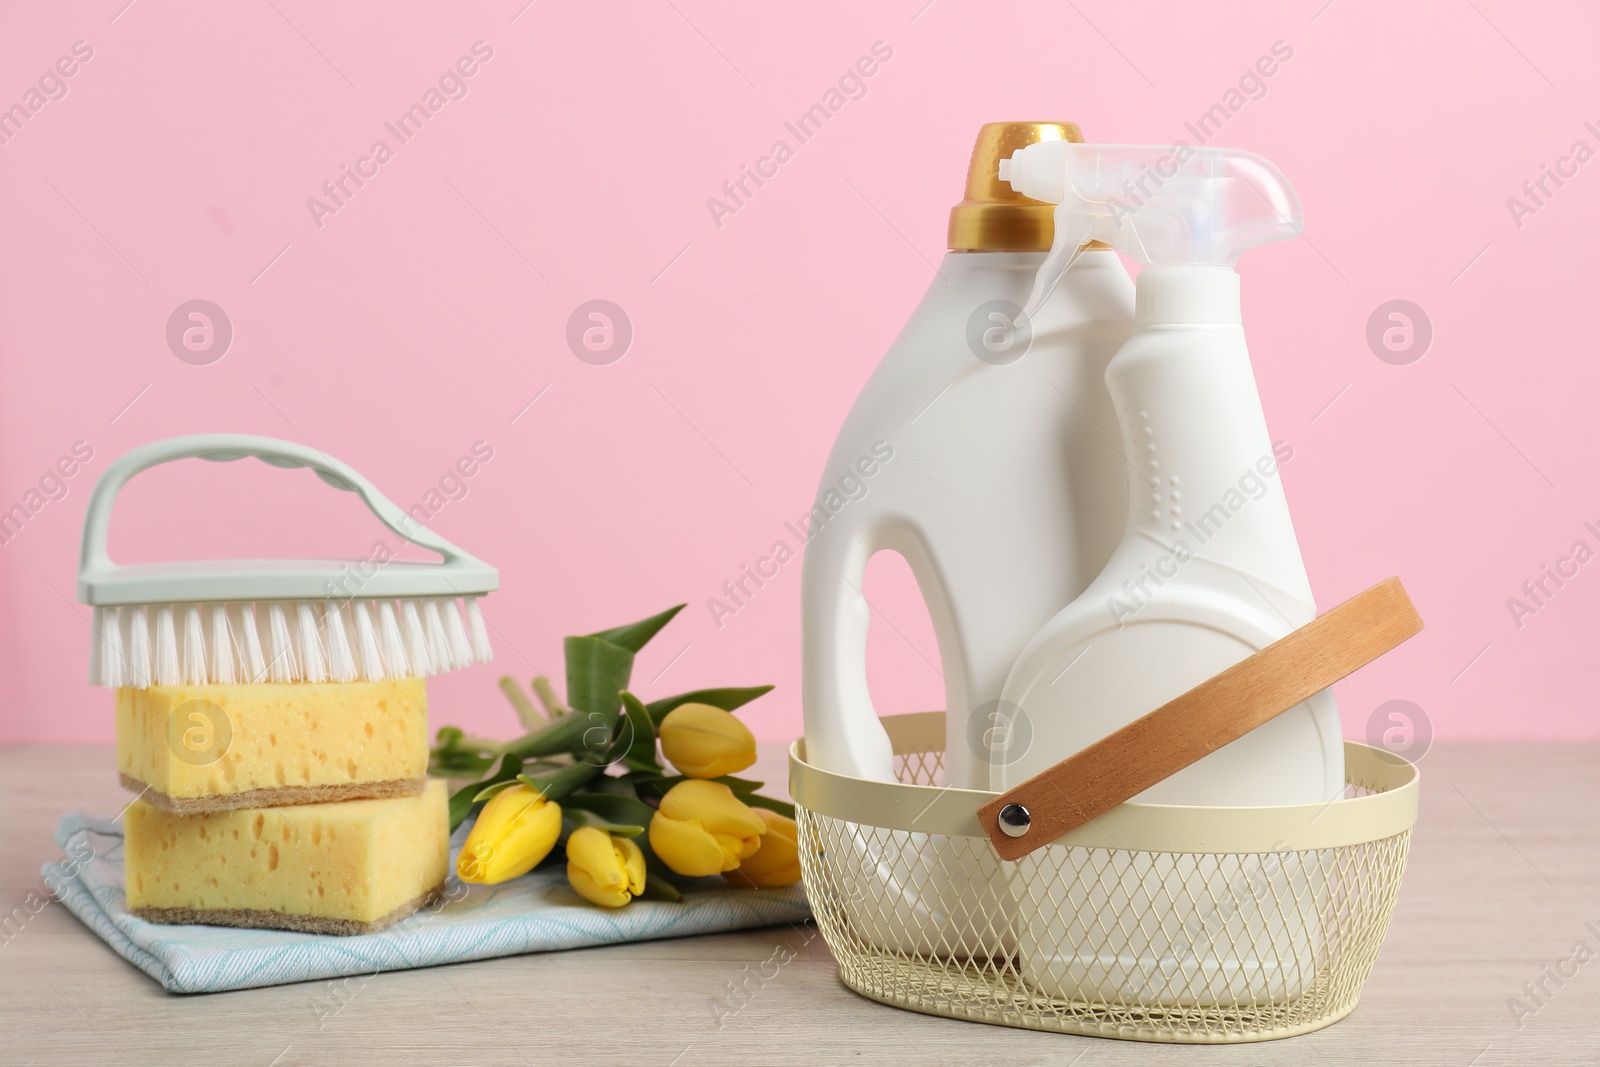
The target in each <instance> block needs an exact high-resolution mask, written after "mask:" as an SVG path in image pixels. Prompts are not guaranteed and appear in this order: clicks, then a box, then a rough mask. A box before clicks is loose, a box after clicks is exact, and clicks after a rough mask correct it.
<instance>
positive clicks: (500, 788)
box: [472, 775, 522, 804]
mask: <svg viewBox="0 0 1600 1067" xmlns="http://www.w3.org/2000/svg"><path fill="white" fill-rule="evenodd" d="M520 777H521V776H520V775H518V777H517V778H513V779H512V780H511V781H509V782H496V783H495V784H494V785H490V786H485V787H484V788H482V789H480V790H478V793H477V795H476V796H474V797H473V798H472V802H473V803H474V804H482V803H484V802H486V801H490V800H493V799H494V798H495V797H496V796H497V795H498V794H500V793H504V792H505V791H506V790H507V789H510V788H512V787H513V786H518V785H521V784H522V783H521V781H519V780H518V779H520Z"/></svg>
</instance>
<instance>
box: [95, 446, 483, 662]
mask: <svg viewBox="0 0 1600 1067" xmlns="http://www.w3.org/2000/svg"><path fill="white" fill-rule="evenodd" d="M247 456H254V457H255V458H256V459H259V460H261V461H262V462H263V463H267V464H270V465H272V466H274V467H309V468H310V469H311V470H312V471H314V472H316V475H317V477H318V478H321V479H322V480H323V481H324V482H326V483H328V484H329V485H331V486H333V487H334V488H335V489H342V490H345V491H347V492H353V493H356V494H358V495H359V496H360V497H361V499H362V501H363V502H364V503H365V504H366V505H367V507H368V508H370V509H371V510H372V513H373V514H374V515H376V516H377V517H378V518H379V519H380V520H381V521H382V522H383V524H384V525H385V526H387V527H388V528H389V529H390V530H392V531H394V532H395V534H397V535H398V536H399V537H400V538H402V539H403V540H405V541H408V542H410V543H411V544H414V545H417V546H419V547H421V548H425V549H428V550H430V551H433V552H437V553H438V554H439V555H440V556H442V557H443V561H442V562H440V563H416V562H410V561H405V560H398V559H394V558H392V556H393V555H394V551H393V550H394V548H397V547H398V546H387V547H389V548H390V551H389V552H388V553H383V552H377V551H375V552H374V555H373V557H371V558H368V559H362V560H196V561H190V562H179V563H141V564H129V565H118V564H116V563H113V562H112V561H111V559H110V557H109V556H108V555H107V554H106V531H107V529H108V528H109V526H110V523H111V507H112V504H113V502H114V501H115V500H116V497H117V493H118V492H119V491H121V489H122V487H123V486H124V485H125V484H127V482H128V479H130V478H132V477H133V476H134V475H135V474H138V473H139V472H140V471H143V470H148V469H149V468H151V467H155V466H159V465H160V464H163V463H171V462H172V461H174V460H179V459H189V458H198V459H207V460H214V461H218V462H229V461H232V460H237V459H243V458H245V457H247ZM380 546H382V543H381V542H380ZM499 585H500V576H499V572H497V571H496V570H495V569H494V568H493V567H491V566H489V565H488V564H487V563H484V562H483V561H482V560H479V559H475V558H474V557H472V556H469V555H467V554H466V553H465V552H463V551H461V550H460V549H459V548H457V547H456V546H454V545H452V544H451V543H450V542H448V541H446V540H445V539H444V538H442V537H440V536H439V535H437V534H435V533H433V532H432V531H430V530H428V529H426V528H424V527H423V526H422V525H421V524H420V523H418V522H417V521H416V520H415V519H413V518H412V517H411V516H409V515H407V514H406V513H405V512H404V511H401V510H400V508H399V507H397V506H396V505H395V504H394V503H393V502H392V501H390V500H389V498H388V497H386V496H384V495H383V494H382V493H380V492H379V491H378V490H377V489H376V488H375V487H374V486H373V485H372V483H371V482H369V481H367V480H366V479H365V478H363V477H362V476H361V475H359V474H357V473H356V472H355V471H354V470H352V469H350V467H348V466H346V465H345V464H343V463H341V462H339V461H338V460H336V459H332V458H330V457H328V456H325V455H323V454H322V453H320V452H318V451H316V450H315V449H311V448H307V447H305V446H303V445H297V444H294V443H293V442H290V441H279V440H275V439H273V438H270V437H253V436H248V435H243V434H199V435H195V436H192V437H173V438H168V439H167V440H164V441H154V442H151V443H150V444H147V445H143V446H141V447H139V448H135V449H133V450H132V451H130V452H128V453H126V454H124V455H122V456H120V457H119V458H118V459H116V460H115V461H113V462H112V464H111V465H110V466H109V467H107V468H106V471H105V473H104V474H102V475H101V476H100V481H99V482H98V483H97V484H96V485H95V487H94V494H93V496H91V497H90V499H89V510H88V514H87V515H86V516H85V518H84V524H83V550H82V555H81V559H80V563H79V568H78V599H79V600H81V601H83V602H84V603H85V604H89V605H92V606H93V607H94V643H93V647H92V650H91V653H90V657H89V683H90V684H91V685H100V686H109V687H112V688H115V687H119V686H132V687H135V688H142V687H145V686H151V685H205V684H224V685H225V684H232V683H237V682H328V681H338V682H348V681H357V680H363V679H366V680H377V679H383V678H408V677H420V676H426V675H431V674H442V673H444V672H446V671H452V670H455V669H457V668H459V667H465V666H467V665H469V664H471V663H474V662H477V663H486V662H488V660H489V659H490V657H491V655H492V653H491V651H490V648H489V634H488V630H487V628H486V626H485V625H484V620H483V613H482V611H481V610H480V609H479V607H478V601H477V598H478V597H480V596H483V595H484V594H486V593H489V592H492V591H493V590H495V589H497V588H498V587H499ZM458 601H460V602H461V604H460V605H459V606H458ZM463 607H464V608H465V611H466V619H465V621H463V619H462V608H463Z"/></svg>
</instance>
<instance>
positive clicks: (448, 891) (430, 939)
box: [40, 813, 811, 993]
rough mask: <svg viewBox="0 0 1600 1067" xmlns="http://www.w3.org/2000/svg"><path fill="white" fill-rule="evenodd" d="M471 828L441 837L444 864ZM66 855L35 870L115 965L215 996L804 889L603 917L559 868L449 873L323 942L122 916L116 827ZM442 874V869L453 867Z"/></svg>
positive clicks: (779, 905)
mask: <svg viewBox="0 0 1600 1067" xmlns="http://www.w3.org/2000/svg"><path fill="white" fill-rule="evenodd" d="M469 826H470V823H469V824H463V825H462V826H461V827H460V828H459V829H457V830H456V832H455V834H454V835H453V836H452V837H451V840H450V843H451V855H452V858H453V857H454V854H455V851H456V850H457V849H459V848H460V847H461V842H462V841H463V840H465V838H466V832H467V829H468V827H469ZM56 841H57V842H58V843H59V844H60V845H61V848H62V850H63V851H64V852H65V853H66V858H64V859H61V860H57V861H56V862H54V863H47V864H45V865H44V867H43V868H41V870H40V874H41V875H42V876H43V878H44V882H45V885H46V886H47V887H49V888H50V889H51V891H52V892H54V894H55V895H56V896H57V897H58V898H60V900H61V902H62V903H63V904H65V905H66V907H67V909H68V910H69V911H71V912H72V914H74V915H76V916H77V917H78V919H79V920H80V921H82V923H83V924H84V925H85V926H87V927H88V928H89V929H90V930H93V931H94V932H95V933H96V934H97V935H99V937H100V938H101V939H102V940H103V941H105V943H106V944H108V945H110V946H111V948H112V949H113V950H115V951H116V952H117V953H118V954H119V955H121V956H122V957H123V958H124V959H126V960H128V961H129V962H130V963H132V964H133V965H134V966H136V967H138V968H139V969H140V970H141V971H143V972H144V973H146V974H148V975H149V976H150V977H152V978H154V979H155V980H156V981H158V982H160V983H161V984H162V985H163V986H164V987H166V989H167V991H168V992H172V993H219V992H222V991H224V990H230V989H250V988H253V987H256V986H269V985H282V984H285V983H288V982H306V981H313V980H318V979H324V978H339V977H345V976H353V975H370V974H373V973H375V972H378V971H395V970H404V969H406V968H410V967H432V966H435V965H437V964H441V963H462V962H465V961H468V960H484V959H492V958H493V957H496V956H515V955H518V954H521V953H524V952H551V951H555V950H559V949H568V948H587V947H590V946H593V945H609V944H615V943H617V942H622V941H650V940H654V939H656V938H663V937H685V936H688V935H692V934H710V933H720V932H722V931H726V930H744V929H749V928H751V927H757V926H775V925H778V924H780V923H798V922H803V921H805V920H806V919H808V918H809V917H810V914H811V913H810V910H809V909H808V908H807V907H806V898H805V892H804V891H803V890H802V889H801V887H800V886H798V885H795V886H790V887H789V888H787V889H737V888H735V887H733V886H730V885H728V884H727V883H726V882H723V881H722V880H721V879H720V878H719V879H714V880H712V879H708V880H706V882H705V885H704V887H697V888H695V889H693V890H691V891H689V892H686V893H685V894H684V898H683V901H682V902H680V903H676V904H668V903H658V902H656V901H648V900H636V901H634V902H633V903H631V904H629V905H628V906H627V907H625V908H621V909H618V910H616V911H612V910H610V909H607V908H598V907H594V906H593V905H590V904H587V903H585V902H584V901H583V899H582V898H581V897H579V896H578V895H577V894H576V893H574V892H573V891H572V890H571V888H570V887H568V885H567V878H566V869H565V867H563V866H561V865H559V864H554V865H552V866H551V867H550V868H549V869H546V870H544V871H538V872H535V873H533V874H529V875H525V876H524V877H522V878H518V879H515V880H513V881H510V882H506V883H503V884H501V885H495V886H478V885H464V884H463V883H461V882H459V881H457V880H456V877H455V875H454V874H452V875H451V876H450V881H449V883H448V884H447V885H446V887H445V896H444V899H443V900H442V901H440V902H439V903H438V904H436V905H435V906H433V907H431V908H424V909H423V910H422V911H419V912H417V913H416V914H414V915H412V916H410V917H408V918H406V919H403V920H401V921H400V922H398V923H396V924H395V925H394V926H391V927H389V928H388V929H387V930H383V931H380V932H379V933H375V934H362V935H357V936H354V937H326V936H319V935H316V934H295V933H289V932H286V931H279V930H237V929H233V928H231V927H225V926H162V925H158V924H156V923H148V922H145V921H144V920H142V919H136V918H134V917H133V916H132V915H130V914H128V906H127V900H126V898H125V897H124V895H123V891H122V825H121V824H120V823H119V822H117V821H115V820H113V819H92V818H89V817H87V816H84V815H79V814H76V813H74V814H71V815H67V816H65V817H63V818H62V820H61V824H60V825H59V826H58V827H57V828H56ZM453 869H454V868H453V865H452V870H453Z"/></svg>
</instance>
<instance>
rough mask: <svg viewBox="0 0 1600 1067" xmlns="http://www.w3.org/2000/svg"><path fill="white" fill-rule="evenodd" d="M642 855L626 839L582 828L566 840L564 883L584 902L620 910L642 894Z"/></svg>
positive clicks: (598, 830)
mask: <svg viewBox="0 0 1600 1067" xmlns="http://www.w3.org/2000/svg"><path fill="white" fill-rule="evenodd" d="M644 877H645V875H644V853H643V852H642V851H640V849H639V846H638V845H636V844H634V843H633V842H632V841H630V840H628V839H627V838H626V837H612V836H611V835H610V834H608V833H606V832H605V831H604V830H600V829H596V828H595V827H593V826H584V827H581V828H579V829H577V830H574V831H572V836H571V837H569V838H567V881H568V882H570V883H571V885H572V888H573V889H575V890H577V893H578V895H579V896H580V897H582V898H583V899H584V900H587V901H589V903H591V904H598V905H600V906H601V907H602V908H620V907H622V906H623V905H624V904H626V903H627V902H628V901H630V900H632V899H633V898H634V897H636V896H638V895H639V894H640V893H642V892H644Z"/></svg>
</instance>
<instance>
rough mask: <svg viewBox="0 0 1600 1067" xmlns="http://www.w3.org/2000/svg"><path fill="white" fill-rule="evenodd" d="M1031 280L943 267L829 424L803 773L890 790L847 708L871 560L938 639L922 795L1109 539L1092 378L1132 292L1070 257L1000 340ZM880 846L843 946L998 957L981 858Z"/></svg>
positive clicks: (865, 842) (1026, 256)
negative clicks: (934, 723) (912, 583)
mask: <svg viewBox="0 0 1600 1067" xmlns="http://www.w3.org/2000/svg"><path fill="white" fill-rule="evenodd" d="M1042 259H1043V253H1014V252H964V253H951V254H949V255H948V256H946V257H945V259H944V261H943V263H942V264H941V266H940V269H939V275H938V276H937V277H935V278H934V280H933V282H932V283H931V284H930V286H929V289H928V291H927V294H926V295H925V296H924V297H923V300H922V302H921V304H919V305H918V307H917V309H916V312H915V313H914V314H913V315H912V317H911V319H910V320H909V321H908V322H907V324H906V326H905V328H904V329H903V330H902V332H901V334H900V336H899V338H898V339H897V340H896V341H895V343H894V345H893V346H892V347H891V348H890V350H889V351H888V353H887V354H886V355H885V356H884V358H883V361H882V363H880V364H879V366H878V368H877V370H876V371H875V372H874V373H873V375H872V376H871V378H870V379H869V380H868V382H867V384H866V386H865V388H863V390H862V392H861V395H860V396H859V398H858V399H857V400H856V402H855V405H854V406H853V407H852V408H851V410H850V413H849V415H848V417H847V418H846V419H845V423H844V427H843V429H842V430H841V431H840V433H839V436H838V439H837V441H836V443H835V445H834V448H833V451H832V453H831V455H830V456H829V458H828V464H827V468H826V470H825V472H824V475H823V478H822V484H821V487H820V488H819V490H818V492H817V504H818V507H817V510H815V511H814V512H813V529H812V530H811V531H809V535H810V539H809V541H808V544H807V548H806V557H805V564H804V577H803V591H802V596H803V602H804V612H803V635H802V636H803V643H804V675H803V679H804V680H803V686H804V705H805V736H806V757H807V759H808V760H810V761H812V762H813V763H815V764H817V765H818V766H821V767H825V768H827V769H829V770H832V771H835V772H838V773H844V774H850V775H854V776H856V777H861V778H871V779H877V780H880V781H894V780H895V767H894V757H893V753H892V752H891V750H890V745H889V741H888V737H887V735H886V734H885V732H884V730H883V727H882V726H881V725H880V724H879V722H878V719H877V713H876V711H875V709H874V707H873V704H872V700H871V697H870V695H869V694H868V690H867V674H866V637H867V627H868V622H869V615H870V610H871V609H870V608H869V606H868V604H867V602H866V600H865V598H864V597H863V595H862V593H861V589H862V578H863V576H864V574H865V571H866V566H867V561H868V560H869V559H870V557H871V556H872V555H873V554H874V553H875V552H878V551H880V550H887V551H894V552H899V553H901V554H902V555H903V556H904V557H905V558H906V560H907V562H908V563H909V565H910V568H911V571H912V573H913V574H914V576H915V577H916V580H917V584H918V587H919V589H920V591H921V593H922V596H923V598H924V601H925V602H926V604H927V606H928V610H929V615H930V618H931V620H932V622H933V628H934V632H935V634H936V636H937V639H938V644H939V656H940V660H941V662H942V665H943V672H944V681H945V701H946V704H945V706H946V725H947V741H946V749H945V762H944V767H943V778H942V780H943V784H946V785H954V786H958V787H978V788H981V787H983V786H984V785H985V784H986V783H987V780H988V768H987V766H986V763H987V760H988V759H990V758H992V754H993V752H995V751H996V750H997V749H996V747H995V746H994V745H993V743H992V742H993V740H994V739H993V737H992V736H991V733H990V731H989V728H988V723H987V721H986V720H985V719H984V718H983V717H982V716H983V713H984V707H985V705H986V704H987V705H991V706H992V705H994V704H995V703H996V702H997V700H998V698H999V696H1000V689H1001V687H1002V686H1003V685H1004V683H1005V678H1006V673H1007V672H1008V671H1009V670H1010V668H1011V664H1012V662H1013V660H1015V658H1016V655H1017V652H1018V651H1020V650H1021V648H1022V646H1023V644H1024V643H1025V642H1026V641H1027V640H1028V638H1029V637H1030V636H1031V635H1032V634H1033V633H1034V632H1035V631H1036V630H1037V629H1038V628H1039V626H1040V625H1042V624H1043V623H1044V622H1045V621H1046V620H1047V619H1048V618H1050V616H1051V615H1052V614H1053V613H1054V612H1055V611H1057V610H1058V609H1059V608H1060V607H1061V606H1062V605H1063V604H1065V603H1067V602H1068V601H1070V600H1071V599H1072V598H1073V597H1075V596H1077V595H1078V594H1079V593H1080V592H1081V591H1082V590H1083V587H1084V585H1085V584H1086V583H1087V582H1088V581H1089V579H1090V578H1091V577H1093V575H1095V574H1096V573H1097V572H1098V571H1099V570H1100V568H1101V567H1102V566H1103V565H1104V563H1105V561H1106V560H1107V558H1108V557H1109V556H1110V553H1111V550H1112V548H1113V546H1114V545H1115V544H1116V542H1117V538H1118V537H1119V535H1120V534H1121V532H1122V522H1123V517H1124V512H1125V507H1124V501H1123V494H1124V493H1125V491H1126V480H1125V478H1124V476H1123V474H1122V460H1121V457H1120V456H1119V455H1118V454H1117V450H1116V448H1115V447H1114V445H1113V441H1114V439H1115V433H1116V420H1115V416H1114V414H1113V412H1112V409H1111V405H1110V400H1109V398H1108V397H1107V396H1106V393H1105V386H1104V370H1105V366H1106V363H1107V362H1108V361H1109V360H1110V358H1111V356H1112V355H1113V354H1114V353H1115V352H1116V350H1117V348H1118V347H1119V346H1120V345H1121V344H1122V342H1123V341H1124V340H1126V338H1127V334H1128V330H1129V329H1130V327H1131V323H1132V310H1133V286H1132V282H1131V281H1130V279H1129V278H1128V275H1127V272H1126V270H1125V269H1124V268H1123V266H1122V264H1121V262H1120V260H1118V258H1117V257H1116V255H1115V253H1112V252H1104V251H1098V252H1088V253H1086V254H1085V255H1084V257H1083V260H1082V262H1080V263H1079V265H1078V266H1077V267H1076V268H1075V269H1074V270H1073V272H1072V276H1071V277H1070V278H1069V279H1067V280H1066V281H1064V282H1063V283H1062V284H1061V285H1060V286H1059V287H1058V288H1057V291H1056V292H1055V293H1054V294H1053V296H1052V298H1051V300H1050V301H1049V302H1048V303H1047V304H1046V305H1045V306H1044V307H1043V308H1042V309H1041V310H1040V312H1039V313H1038V314H1037V315H1036V316H1034V319H1033V322H1032V325H1031V329H1030V331H1029V332H1028V334H1020V335H1019V334H1017V333H1014V332H1012V333H1008V331H1007V324H1008V323H1007V319H1006V318H1005V317H1004V316H1005V315H1006V314H1007V310H1008V309H1009V311H1010V312H1011V313H1013V314H1014V313H1015V311H1017V310H1019V309H1020V307H1021V305H1022V303H1023V302H1024V301H1025V300H1026V299H1027V295H1028V291H1029V288H1030V286H1031V285H1032V282H1033V277H1034V274H1035V273H1036V272H1037V270H1038V268H1039V264H1040V262H1041V261H1042ZM996 314H999V315H1001V316H1002V317H1001V318H998V319H996V318H993V317H992V316H994V315H996ZM985 334H987V337H986V336H985ZM979 353H982V358H980V355H979ZM868 470H870V471H871V472H872V473H871V476H870V477H867V476H866V473H865V472H866V471H868ZM858 486H859V488H856V487H858ZM852 490H854V491H853V492H852ZM830 505H831V507H830ZM974 713H977V714H978V715H979V716H980V717H979V719H978V721H977V725H976V726H975V727H971V728H969V727H970V722H971V718H972V716H973V714H974ZM880 836H881V835H879V834H877V833H875V831H873V830H872V829H871V828H870V827H862V828H861V829H860V833H859V836H858V837H857V839H856V844H855V852H856V854H855V855H854V856H853V857H852V859H853V864H852V866H851V869H854V870H857V871H859V872H860V876H859V879H858V884H856V885H852V886H849V887H847V888H846V891H845V892H844V894H843V896H844V898H845V899H844V900H843V901H842V905H841V906H842V907H843V908H844V910H845V913H846V915H848V916H849V918H850V920H851V923H852V925H853V926H854V927H855V928H856V929H857V931H858V933H859V934H860V936H862V937H863V938H864V939H866V940H868V941H870V942H872V943H874V944H875V945H877V946H878V947H880V948H883V949H887V950H891V951H901V952H916V953H922V954H925V955H935V956H940V957H943V958H947V959H962V958H986V957H992V956H995V955H1003V954H1009V953H1011V952H1013V951H1014V950H1015V945H1016V939H1015V931H1014V913H1013V911H1012V909H1011V907H1010V898H1009V895H1008V891H1007V889H1006V884H1005V880H1004V877H1003V876H1002V874H1001V872H1000V865H999V862H998V860H997V859H996V858H995V857H994V854H993V852H992V850H990V849H988V848H982V849H975V848H972V847H971V846H972V844H973V842H970V841H959V840H956V841H952V840H950V839H947V838H944V837H942V836H939V835H926V837H924V835H915V837H916V840H915V847H914V848H905V849H899V850H896V849H888V850H886V849H885V848H884V847H883V846H882V844H881V841H880Z"/></svg>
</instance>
